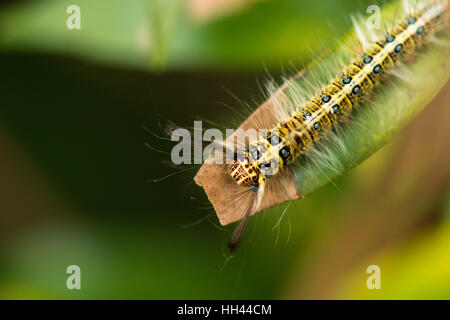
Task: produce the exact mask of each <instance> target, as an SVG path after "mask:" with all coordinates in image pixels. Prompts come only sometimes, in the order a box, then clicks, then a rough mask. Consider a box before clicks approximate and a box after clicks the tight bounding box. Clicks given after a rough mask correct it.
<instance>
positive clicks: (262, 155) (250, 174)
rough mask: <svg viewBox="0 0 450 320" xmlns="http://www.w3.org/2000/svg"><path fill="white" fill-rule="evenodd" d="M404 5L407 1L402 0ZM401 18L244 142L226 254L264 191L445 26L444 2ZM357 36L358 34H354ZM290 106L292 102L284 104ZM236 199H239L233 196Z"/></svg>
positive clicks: (235, 169)
mask: <svg viewBox="0 0 450 320" xmlns="http://www.w3.org/2000/svg"><path fill="white" fill-rule="evenodd" d="M404 3H406V4H407V1H404ZM405 8H406V10H405V11H406V16H405V17H404V18H403V19H402V20H401V21H400V22H398V23H395V24H394V26H393V27H392V29H391V30H389V31H386V34H385V35H383V37H381V38H378V40H377V41H373V42H372V43H371V44H367V42H365V43H364V41H363V40H362V39H361V42H362V44H363V46H362V47H363V49H362V51H361V53H360V54H359V55H358V56H357V57H355V58H354V59H353V60H352V61H351V62H350V63H349V64H347V66H346V67H344V68H343V69H342V70H341V71H340V72H338V73H337V75H335V76H334V78H333V79H332V80H331V81H329V82H328V84H327V85H325V86H324V87H322V89H320V90H318V93H317V94H315V95H314V96H313V97H312V98H311V99H309V100H307V101H306V102H304V103H298V101H296V102H294V104H295V106H294V107H295V110H294V111H292V113H290V114H289V115H288V116H285V117H282V118H281V119H283V120H282V121H281V122H279V123H278V124H277V125H275V126H273V127H271V128H270V127H269V129H266V130H265V132H264V134H263V135H262V136H261V135H260V136H259V137H258V138H257V139H255V140H252V141H249V143H248V144H247V146H246V147H245V150H244V151H243V154H242V156H241V157H236V159H235V161H234V162H233V163H232V164H231V165H230V166H229V167H228V174H229V176H231V178H232V180H233V181H234V182H235V183H236V184H237V186H239V188H240V189H241V191H240V192H242V193H243V194H246V195H249V197H250V200H249V201H248V202H247V204H246V205H245V209H244V215H243V218H242V220H241V222H240V224H239V225H238V227H237V228H236V230H235V231H234V233H233V234H232V236H231V238H230V240H229V246H228V247H229V251H230V252H233V251H234V250H235V249H236V248H237V247H238V245H239V242H240V240H241V238H242V235H243V233H244V230H245V227H246V224H247V222H248V220H249V217H250V216H251V215H252V214H253V213H255V212H256V211H257V210H258V209H259V208H260V205H261V202H262V199H263V197H264V193H265V189H266V188H267V186H268V185H270V184H271V183H272V181H270V183H269V181H268V180H267V179H268V178H271V177H274V178H272V179H273V180H274V181H277V180H276V179H277V177H279V176H281V175H282V173H280V172H285V169H283V168H284V167H286V166H289V165H291V164H293V163H294V162H295V160H296V159H297V158H299V157H300V156H301V155H304V154H308V151H310V150H311V148H313V147H314V145H315V144H316V143H317V142H318V141H319V140H321V139H323V138H324V137H326V136H327V135H328V133H329V132H330V131H331V130H332V129H333V128H335V127H336V126H337V125H338V124H340V123H342V122H345V121H346V120H347V119H348V118H349V116H350V115H351V114H352V110H354V109H355V108H356V107H357V106H358V105H359V104H360V103H361V102H362V101H363V100H364V99H367V98H368V97H369V95H371V93H372V92H373V90H374V88H376V87H377V86H379V85H380V84H381V83H383V82H385V80H386V79H387V78H388V77H389V76H390V75H391V74H393V73H394V70H395V68H396V67H397V66H398V65H400V64H401V63H402V62H403V61H408V60H410V59H411V58H412V57H413V56H414V55H415V54H416V52H417V51H418V49H420V48H421V47H423V46H425V45H426V44H427V43H429V42H431V41H432V39H433V36H434V34H435V33H437V32H438V31H440V30H442V29H443V28H445V27H447V20H446V19H447V17H446V16H447V1H446V0H438V1H426V2H423V3H422V4H421V5H420V6H418V7H417V8H412V7H411V6H409V5H408V4H407V5H406V6H405ZM357 33H358V32H357ZM290 103H291V104H292V102H290ZM237 197H239V195H237Z"/></svg>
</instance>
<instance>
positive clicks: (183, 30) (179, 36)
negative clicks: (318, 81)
mask: <svg viewBox="0 0 450 320" xmlns="http://www.w3.org/2000/svg"><path fill="white" fill-rule="evenodd" d="M189 2H192V1H183V0H134V1H133V2H132V3H130V2H129V1H126V0H113V1H111V0H95V1H90V0H78V1H76V4H77V5H79V7H80V8H81V16H82V17H81V21H82V26H81V29H80V30H68V29H67V28H66V27H65V23H66V19H67V17H68V14H66V13H65V12H66V8H67V7H68V6H69V5H70V4H73V3H74V2H73V1H69V0H41V1H32V2H24V3H22V4H21V5H17V6H12V7H11V8H9V9H8V10H6V11H4V12H3V13H1V14H0V20H1V21H2V28H3V32H2V34H1V36H0V43H1V44H2V46H3V47H4V48H8V49H11V48H14V49H15V48H23V49H33V50H40V51H41V50H45V51H49V50H51V51H53V52H60V53H70V54H74V55H80V56H83V57H87V58H91V59H95V60H96V61H100V62H102V63H113V64H120V65H126V66H133V67H136V68H143V69H155V68H156V69H160V68H163V67H165V68H169V69H180V68H183V69H198V68H208V69H222V70H223V69H229V68H232V69H235V70H245V69H250V70H255V69H261V67H262V66H264V65H267V66H272V65H277V66H279V65H282V64H286V62H288V63H289V62H294V63H298V61H299V59H305V60H306V59H309V56H310V55H311V53H312V52H318V51H319V50H322V49H323V48H329V47H330V45H334V43H335V40H336V39H338V38H339V37H340V35H342V34H343V32H345V30H347V29H348V28H349V27H350V23H349V19H348V17H347V14H348V12H353V11H356V8H355V4H354V1H351V0H340V1H327V2H325V1H295V0H294V1H293V0H281V1H259V2H254V3H252V5H251V7H250V8H247V9H246V10H243V11H238V12H233V14H230V15H227V16H224V17H219V18H218V19H215V20H212V21H208V22H207V23H200V22H196V20H195V17H193V16H192V14H191V15H189V11H188V10H187V7H188V5H189ZM369 2H370V1H368V0H367V1H366V0H365V1H361V2H360V4H361V5H363V3H369ZM124 8H126V9H124ZM318 21H326V22H327V23H317V22H318ZM330 24H331V25H333V26H334V27H333V28H330ZM330 30H332V32H330Z"/></svg>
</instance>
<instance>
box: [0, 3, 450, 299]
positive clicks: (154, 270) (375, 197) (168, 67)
mask: <svg viewBox="0 0 450 320" xmlns="http://www.w3.org/2000/svg"><path fill="white" fill-rule="evenodd" d="M373 2H374V1H373V0H367V1H365V0H364V1H358V2H355V1H354V0H335V1H313V0H304V1H295V0H279V1H275V0H272V1H270V0H214V1H213V0H134V1H124V0H122V1H121V0H114V1H107V0H77V1H65V0H39V1H7V2H2V4H1V5H0V70H1V74H2V75H3V76H2V77H1V83H0V104H1V107H0V154H1V157H0V176H1V177H2V182H1V183H0V219H1V220H0V221H1V223H0V298H3V299H28V298H38V299H47V298H50V299H51V298H56V299H71V298H74V299H96V298H102V299H109V298H112V299H132V298H134V299H225V298H236V299H241V298H246V299H266V298H275V299H279V298H288V299H298V298H301V299H312V298H323V299H332V298H337V299H347V298H357V299H372V298H375V299H376V298H397V299H409V298H425V299H431V298H437V299H449V298H450V189H449V181H450V179H449V177H450V170H449V168H450V167H449V163H450V161H449V160H450V144H449V140H448V137H449V133H450V132H449V127H450V108H449V101H450V93H449V88H450V87H449V86H447V87H446V88H445V89H444V90H443V91H442V92H441V94H440V95H439V96H438V97H436V99H435V100H434V101H433V102H432V103H431V104H430V106H428V107H427V109H425V111H424V112H423V113H422V114H421V115H420V116H419V117H418V118H416V119H415V120H414V121H413V122H412V123H410V124H409V125H408V126H407V127H406V128H405V129H404V130H403V131H402V132H401V133H400V134H398V135H397V136H396V137H395V138H394V139H393V140H392V141H391V142H390V143H389V144H388V145H387V146H386V147H384V148H383V149H381V150H380V151H378V152H377V153H376V154H375V155H374V156H373V157H371V158H370V159H369V160H367V161H366V162H364V163H363V164H362V165H360V166H359V167H358V168H356V169H355V170H352V171H351V172H349V173H348V174H346V175H345V176H343V177H342V178H340V179H339V180H338V181H336V182H335V183H334V184H330V185H328V186H327V187H325V188H323V189H321V190H319V191H318V192H316V193H314V194H312V195H311V196H308V197H307V198H306V199H303V200H300V201H296V202H294V203H293V205H291V207H290V208H289V210H288V211H287V214H286V216H285V217H284V219H283V220H282V222H281V223H280V225H279V228H274V226H276V224H277V221H278V220H279V218H280V215H281V214H282V212H283V210H284V208H285V207H286V206H285V205H282V206H280V207H278V208H274V209H271V210H268V211H267V212H264V213H261V214H258V215H257V216H255V217H254V218H253V219H252V220H251V221H250V224H249V230H248V232H247V236H246V239H245V242H244V244H243V245H242V248H241V249H240V251H239V252H238V253H237V255H236V256H235V257H234V258H233V259H231V260H230V261H228V263H226V264H225V261H226V259H225V256H224V254H225V246H226V241H227V239H228V237H229V235H230V232H231V231H232V226H231V227H226V228H223V227H220V226H219V224H218V220H217V219H216V217H215V213H214V211H213V209H212V208H211V206H210V204H209V203H208V201H207V199H206V197H205V195H204V194H203V191H202V189H200V188H199V187H197V186H196V185H195V184H194V182H193V180H192V178H193V176H194V174H195V172H196V170H197V169H198V167H190V168H189V167H188V168H185V169H186V171H182V170H180V168H174V167H173V166H171V165H170V164H169V161H170V156H169V155H167V154H165V153H164V152H170V149H171V147H172V146H173V143H171V142H170V141H167V140H162V139H159V138H157V137H156V136H155V135H153V134H151V133H149V132H148V130H150V131H151V132H154V133H156V134H157V135H160V136H164V132H163V131H164V130H163V128H164V126H165V125H166V124H167V123H168V122H169V121H171V122H174V123H176V124H178V125H181V126H192V124H193V120H194V119H208V120H210V121H212V122H215V123H219V124H223V123H228V122H230V121H231V120H233V118H235V117H236V115H235V114H234V113H233V112H232V111H230V109H229V108H227V107H226V106H231V107H232V108H234V109H236V110H238V111H239V110H240V108H242V106H241V102H240V101H237V100H236V99H235V98H234V96H236V97H238V98H239V99H241V100H243V101H246V102H248V103H249V104H250V105H252V106H255V107H256V106H257V105H258V103H260V102H262V101H263V93H262V92H261V89H260V87H261V84H262V83H264V81H265V79H266V78H267V75H268V74H270V75H271V76H273V77H274V78H275V79H276V80H280V79H281V76H283V75H285V74H286V73H288V74H289V72H290V71H291V70H292V69H293V68H294V67H295V68H301V67H302V66H304V65H305V64H306V63H308V62H309V61H311V59H313V53H318V52H321V51H323V50H326V49H329V48H331V47H332V46H333V45H334V44H335V43H336V41H337V40H338V39H339V38H340V37H341V36H342V35H344V34H345V32H346V31H347V30H348V29H349V28H350V27H351V25H350V23H349V18H348V16H349V13H360V14H364V13H365V11H366V8H367V6H368V5H369V4H373ZM375 2H376V1H375ZM378 3H380V2H378ZM70 4H76V5H78V6H79V7H80V9H81V29H80V30H68V29H67V28H66V19H67V18H68V17H69V14H68V13H66V8H67V7H68V6H69V5H70ZM380 4H381V3H380ZM229 92H231V93H232V94H230V93H229ZM144 127H145V128H147V129H148V130H146V129H144ZM146 143H147V144H149V145H150V146H151V148H148V147H146ZM155 150H159V151H162V152H157V151H155ZM174 172H178V174H176V175H174V176H171V177H169V178H167V179H165V180H163V181H160V182H157V183H155V182H152V180H153V179H157V178H160V177H163V176H166V175H169V174H171V173H174ZM196 221H199V223H195V222H196ZM72 264H75V265H79V266H80V268H81V283H82V289H81V290H68V289H67V288H66V279H67V277H68V275H67V274H66V273H65V270H66V268H67V266H69V265H72ZM369 265H378V266H380V268H381V290H368V289H367V287H366V279H367V278H368V277H369V274H367V273H366V268H367V267H368V266H369Z"/></svg>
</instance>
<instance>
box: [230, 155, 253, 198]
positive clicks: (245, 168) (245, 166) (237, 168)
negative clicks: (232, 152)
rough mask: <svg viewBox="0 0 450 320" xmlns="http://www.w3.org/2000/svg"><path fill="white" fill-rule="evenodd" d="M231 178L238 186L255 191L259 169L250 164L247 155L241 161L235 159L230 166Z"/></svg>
mask: <svg viewBox="0 0 450 320" xmlns="http://www.w3.org/2000/svg"><path fill="white" fill-rule="evenodd" d="M230 174H231V177H232V178H233V180H234V181H235V182H236V183H237V184H238V185H240V186H242V187H246V188H250V189H251V190H252V191H257V190H258V188H259V183H260V171H259V170H258V169H257V168H256V167H255V166H254V165H252V164H250V161H249V159H248V157H245V158H244V159H243V161H240V160H237V161H235V162H234V163H233V164H232V165H231V167H230Z"/></svg>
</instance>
